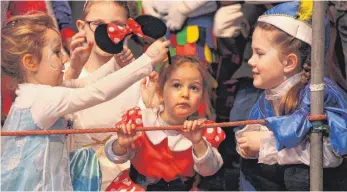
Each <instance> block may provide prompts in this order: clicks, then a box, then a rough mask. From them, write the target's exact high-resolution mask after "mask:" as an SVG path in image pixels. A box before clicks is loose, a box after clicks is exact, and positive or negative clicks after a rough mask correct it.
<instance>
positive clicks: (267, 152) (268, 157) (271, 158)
mask: <svg viewBox="0 0 347 192" xmlns="http://www.w3.org/2000/svg"><path fill="white" fill-rule="evenodd" d="M258 163H264V164H267V165H273V164H276V163H278V151H277V147H276V141H275V137H274V136H273V134H271V135H267V136H265V137H264V138H263V139H262V140H261V142H260V149H259V157H258Z"/></svg>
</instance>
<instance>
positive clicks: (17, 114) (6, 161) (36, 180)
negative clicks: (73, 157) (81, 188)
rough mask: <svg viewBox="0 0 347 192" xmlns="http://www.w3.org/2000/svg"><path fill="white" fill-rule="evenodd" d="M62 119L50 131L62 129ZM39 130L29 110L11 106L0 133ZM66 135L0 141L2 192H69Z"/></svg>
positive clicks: (8, 138)
mask: <svg viewBox="0 0 347 192" xmlns="http://www.w3.org/2000/svg"><path fill="white" fill-rule="evenodd" d="M64 122H65V121H64V119H62V118H61V119H59V120H58V121H56V122H55V123H54V124H53V125H52V126H51V128H50V129H65V128H66V125H64V124H65V123H64ZM23 130H40V128H39V127H38V126H37V125H36V124H35V122H34V121H33V119H32V114H31V110H30V108H24V109H21V108H16V107H14V106H12V108H11V111H10V114H9V116H8V118H7V119H6V122H5V125H4V127H3V129H2V131H23ZM65 140H66V136H65V135H50V136H48V135H43V136H24V137H23V136H21V137H20V136H18V137H17V136H11V137H2V141H1V142H2V143H1V151H2V153H1V191H28V190H29V191H71V190H72V185H71V178H70V171H69V156H68V153H67V151H66V142H65Z"/></svg>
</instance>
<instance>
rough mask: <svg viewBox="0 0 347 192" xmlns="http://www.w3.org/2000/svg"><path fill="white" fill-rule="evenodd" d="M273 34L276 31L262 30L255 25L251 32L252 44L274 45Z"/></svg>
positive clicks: (261, 45)
mask: <svg viewBox="0 0 347 192" xmlns="http://www.w3.org/2000/svg"><path fill="white" fill-rule="evenodd" d="M275 35H276V33H275V32H274V31H269V30H264V29H262V28H259V27H256V28H255V30H254V32H253V37H252V46H260V47H273V46H275V44H274V43H275V42H274V37H275Z"/></svg>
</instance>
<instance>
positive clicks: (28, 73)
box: [1, 14, 169, 191]
mask: <svg viewBox="0 0 347 192" xmlns="http://www.w3.org/2000/svg"><path fill="white" fill-rule="evenodd" d="M1 43H2V44H1V56H2V63H1V68H2V71H3V72H5V73H6V74H7V75H10V76H12V77H13V78H15V79H16V80H17V82H19V85H18V89H17V91H16V94H17V98H16V100H15V102H14V104H13V105H12V107H11V110H10V113H9V116H8V118H7V119H6V121H5V125H4V127H3V130H4V131H21V130H40V129H66V125H65V121H64V119H63V117H64V115H67V114H69V113H72V112H75V111H78V110H82V109H85V108H88V107H91V106H93V105H97V104H99V103H102V102H104V101H107V100H110V99H111V98H113V97H115V96H117V95H118V94H119V93H121V92H122V91H124V90H125V89H126V88H127V87H128V86H130V85H131V84H133V83H135V82H136V81H138V80H140V79H141V78H144V77H145V76H147V75H149V73H150V72H151V71H152V69H153V66H154V65H155V64H158V63H159V62H161V61H162V60H163V59H164V57H165V56H166V51H167V50H168V49H167V48H166V47H167V46H168V44H169V42H167V41H166V42H161V41H157V42H155V43H154V44H152V46H151V47H150V48H149V49H148V50H147V52H146V54H143V55H142V56H141V57H140V58H139V59H138V60H136V61H134V62H133V63H132V64H130V65H129V66H127V67H125V68H124V69H123V70H121V71H120V72H115V73H113V71H114V68H115V66H114V65H111V64H110V65H105V66H103V67H102V68H101V69H100V70H98V71H96V72H95V73H93V74H92V75H91V76H90V77H88V78H85V79H80V80H70V81H64V82H63V75H64V73H63V70H64V65H63V62H64V61H63V60H62V55H61V52H60V50H61V47H62V42H61V38H60V36H59V32H58V31H57V29H56V28H55V27H54V24H53V21H52V19H51V18H50V17H49V16H48V15H46V14H35V15H25V16H17V17H13V19H12V20H10V21H9V22H8V23H7V24H6V26H4V27H3V28H2V36H1ZM78 44H79V42H78V39H76V40H75V41H73V43H72V44H71V47H73V49H72V57H78V56H79V55H81V53H84V52H88V51H89V50H90V45H88V46H86V47H79V46H77V45H78ZM74 61H77V60H72V61H71V62H72V63H71V65H72V66H78V65H79V64H83V63H84V61H82V60H81V63H79V64H78V63H77V64H76V63H73V62H74ZM108 74H109V75H108ZM106 75H107V76H106ZM105 76H106V77H105ZM92 82H94V83H92ZM86 84H89V85H88V86H86ZM65 140H66V136H65V135H44V136H26V137H4V138H3V139H2V144H1V147H2V154H1V167H2V170H1V190H2V191H23V190H29V191H34V190H35V191H37V190H42V191H53V190H54V191H67V190H69V191H71V190H72V186H71V178H70V174H69V157H68V154H67V151H66V145H65ZM82 176H85V175H82ZM88 180H89V181H91V182H88ZM95 180H96V181H97V180H98V178H95V177H94V175H90V176H89V177H85V178H82V177H81V179H80V180H79V181H80V182H84V183H85V184H86V185H87V184H90V185H89V186H86V188H87V187H90V190H95V189H97V188H96V187H99V186H95V185H94V183H92V181H95Z"/></svg>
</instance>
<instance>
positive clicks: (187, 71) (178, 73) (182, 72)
mask: <svg viewBox="0 0 347 192" xmlns="http://www.w3.org/2000/svg"><path fill="white" fill-rule="evenodd" d="M169 78H170V79H202V75H201V73H200V71H199V69H198V67H197V66H195V65H194V64H193V63H190V62H185V63H182V64H181V65H180V66H178V67H177V68H175V69H173V71H172V73H171V74H170V77H169Z"/></svg>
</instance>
